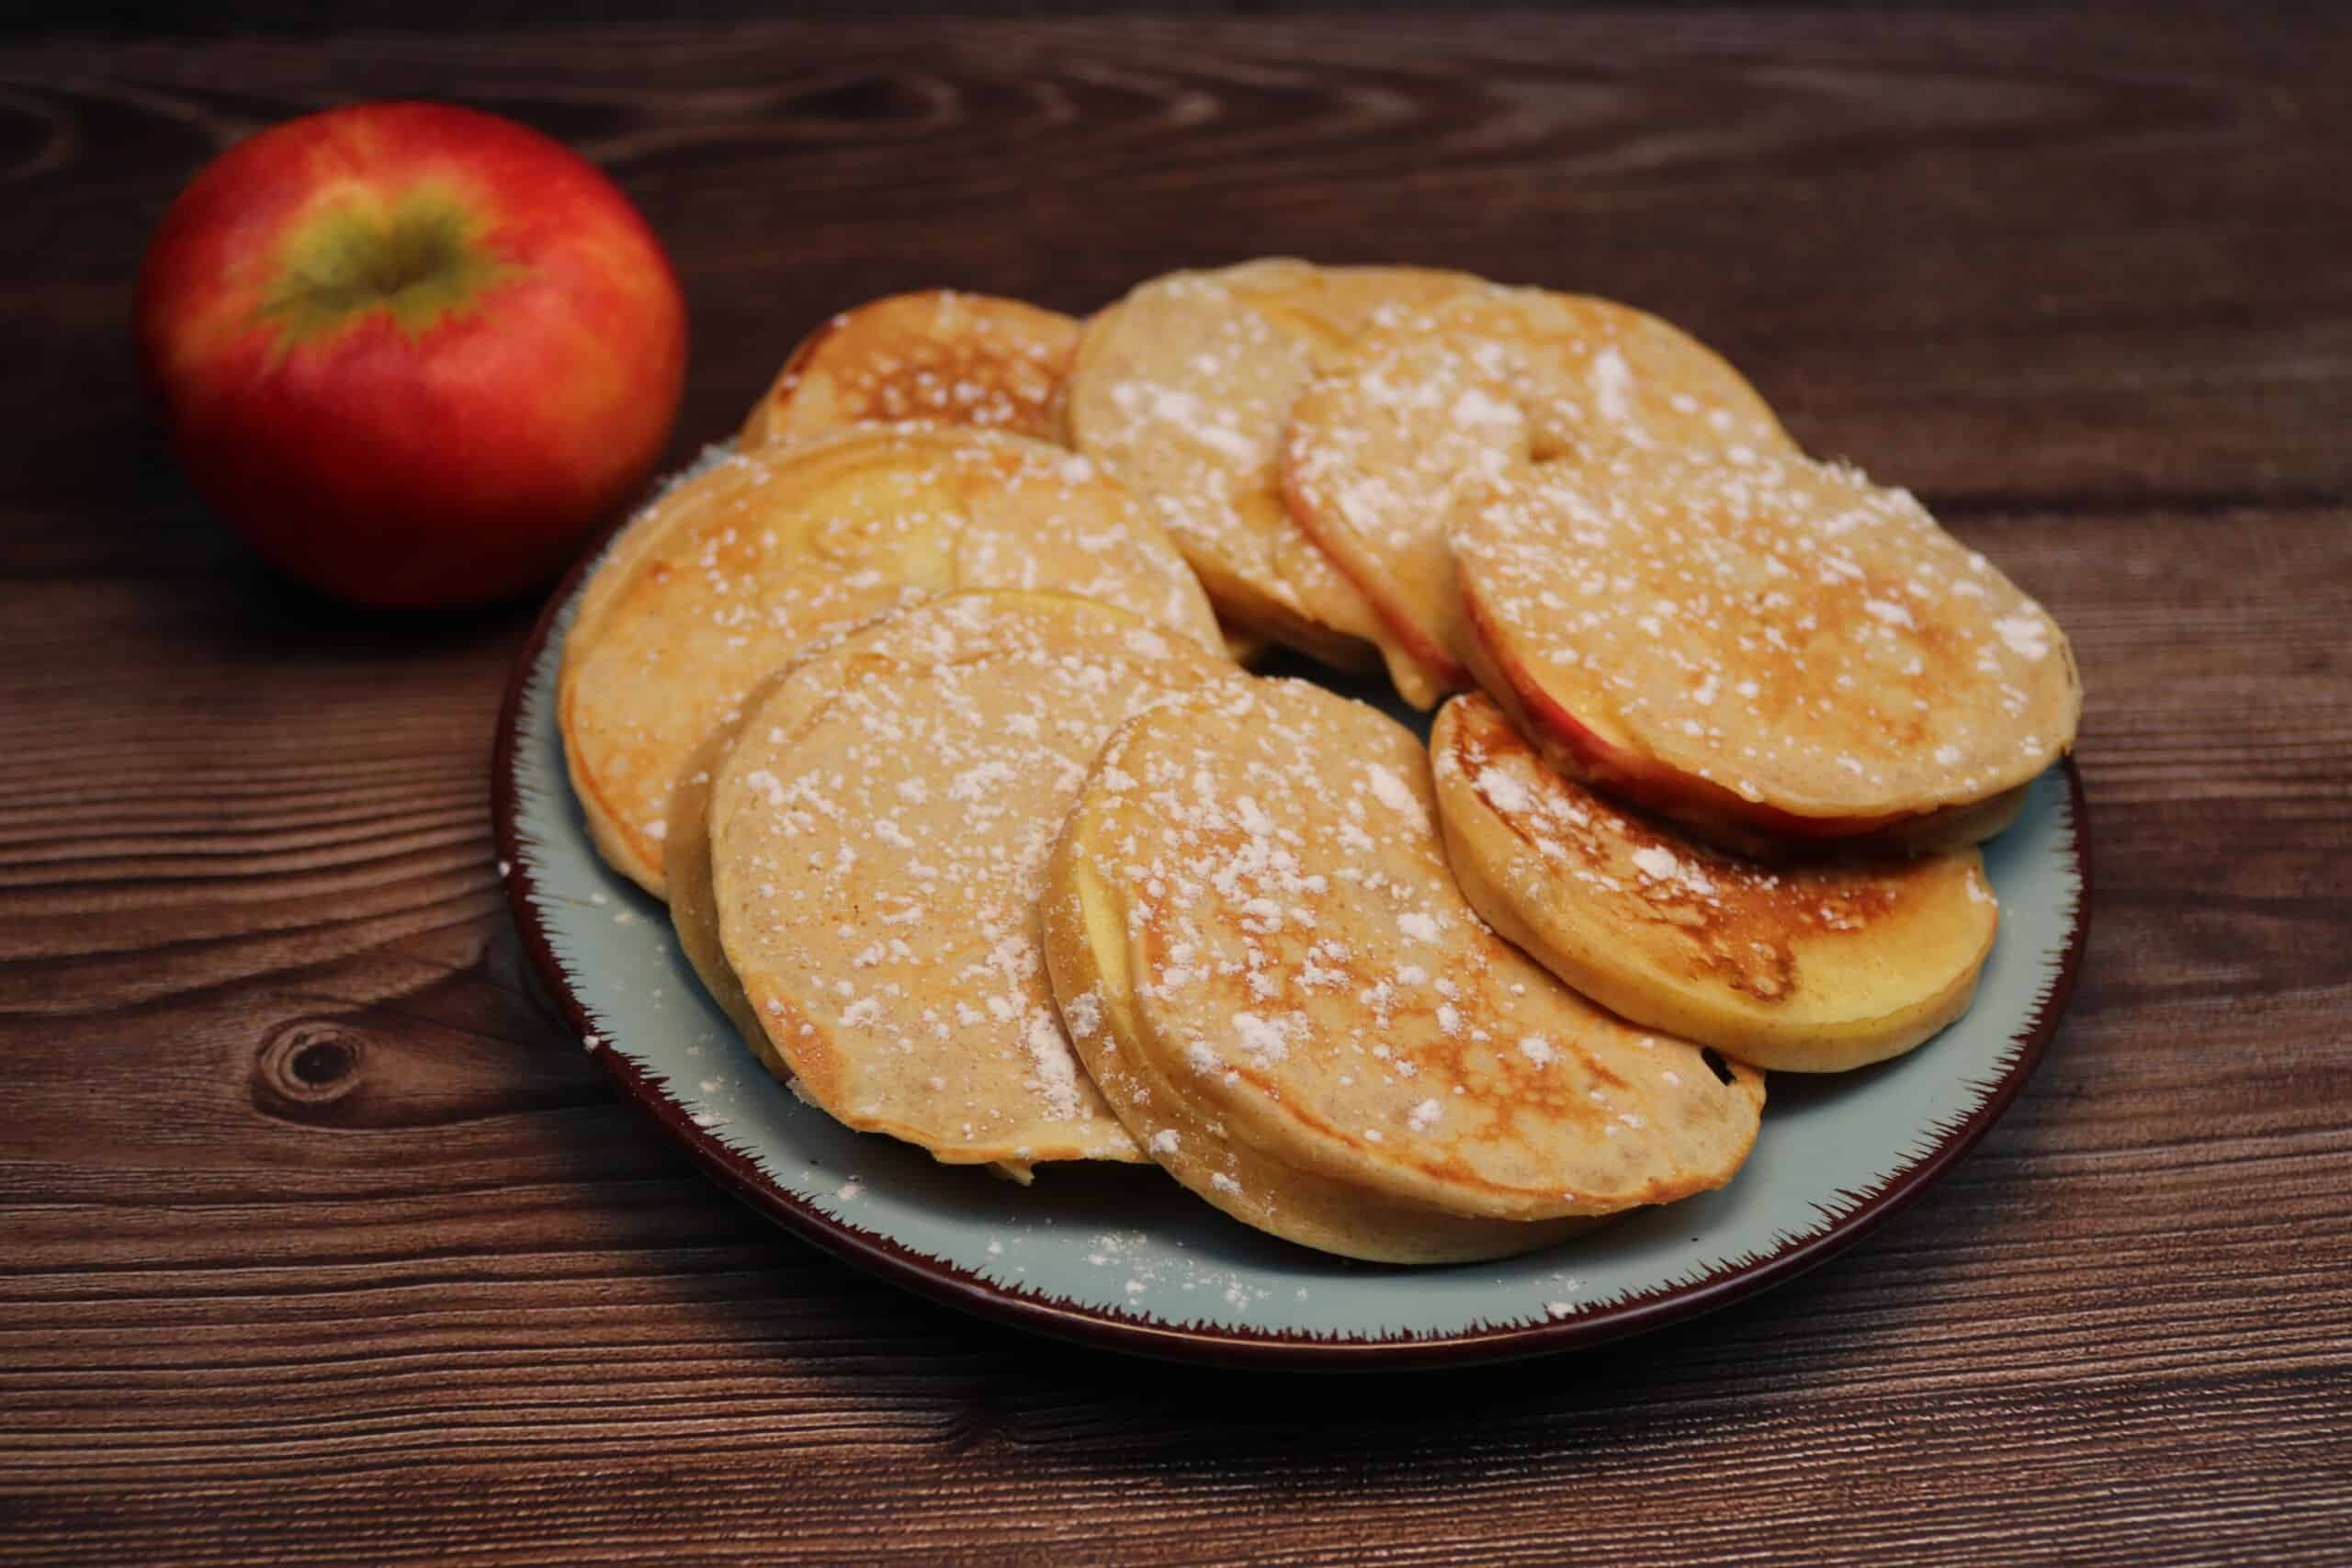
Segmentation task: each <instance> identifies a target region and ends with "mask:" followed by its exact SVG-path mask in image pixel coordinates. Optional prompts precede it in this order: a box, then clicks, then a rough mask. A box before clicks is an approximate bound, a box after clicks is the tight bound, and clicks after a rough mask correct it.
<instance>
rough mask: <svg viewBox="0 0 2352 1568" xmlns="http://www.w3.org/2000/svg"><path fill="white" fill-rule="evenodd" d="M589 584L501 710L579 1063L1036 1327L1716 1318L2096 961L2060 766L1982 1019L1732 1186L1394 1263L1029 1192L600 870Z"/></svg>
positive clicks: (876, 1242)
mask: <svg viewBox="0 0 2352 1568" xmlns="http://www.w3.org/2000/svg"><path fill="white" fill-rule="evenodd" d="M585 568H586V563H585V562H583V563H582V567H580V568H576V569H575V570H573V572H572V575H571V577H570V578H569V579H567V580H566V581H565V582H564V584H563V586H562V587H561V588H560V590H558V592H557V593H556V595H555V597H554V599H553V600H552V601H551V602H550V603H549V604H548V610H547V612H546V614H545V615H542V616H541V617H540V620H539V625H538V626H537V630H536V631H535V632H534V633H533V635H532V637H531V639H530V642H529V644H528V645H527V646H526V648H525V649H524V651H523V654H522V657H521V659H520V660H518V662H517V664H516V668H515V676H514V679H513V681H512V682H511V683H510V685H509V687H508V690H507V694H506V704H505V708H504V711H503V713H502V715H501V716H500V719H499V736H498V750H497V757H496V762H495V778H494V781H493V797H494V798H493V810H494V813H495V817H496V824H497V831H498V843H499V853H500V855H501V856H502V857H503V860H502V863H501V867H500V869H501V871H502V873H503V875H504V878H505V884H506V888H507V896H508V899H509V901H510V903H511V904H512V905H513V907H514V911H515V923H516V925H517V927H518V928H519V930H520V931H521V934H522V938H523V943H524V946H525V948H526V950H527V951H528V952H529V953H530V954H531V957H532V960H533V962H534V963H535V964H536V965H537V970H538V973H539V975H540V976H541V978H542V979H543V980H544V981H545V983H546V984H547V986H548V989H549V990H550V991H551V992H552V993H553V995H554V996H555V998H557V1000H558V1003H559V1005H560V1007H561V1009H562V1010H563V1012H564V1015H565V1016H566V1018H568V1019H569V1021H570V1022H571V1027H572V1029H573V1030H574V1031H575V1032H576V1033H577V1034H578V1036H579V1037H580V1040H581V1043H582V1045H583V1046H585V1047H586V1048H587V1049H588V1050H590V1051H593V1052H594V1053H595V1054H596V1055H598V1056H599V1057H600V1058H602V1059H603V1060H604V1062H605V1065H606V1066H609V1067H610V1068H611V1069H612V1071H613V1073H614V1076H615V1077H616V1078H617V1079H618V1081H619V1082H620V1083H621V1085H622V1086H623V1087H624V1088H625V1089H628V1092H629V1093H630V1094H631V1095H633V1096H634V1097H635V1098H636V1099H638V1100H639V1101H641V1102H642V1103H643V1104H644V1105H645V1106H646V1108H647V1109H648V1110H649V1111H651V1112H652V1113H653V1116H654V1118H655V1120H656V1121H657V1122H659V1123H660V1124H661V1125H662V1127H664V1128H666V1129H667V1130H668V1131H669V1132H670V1134H672V1135H673V1136H674V1137H676V1138H677V1139H678V1140H679V1141H680V1142H682V1143H683V1144H684V1145H685V1147H686V1149H687V1150H688V1151H689V1152H690V1153H691V1154H693V1155H694V1156H695V1158H696V1159H698V1160H699V1161H701V1163H702V1164H703V1165H704V1166H705V1167H706V1168H707V1169H709V1170H710V1171H711V1172H712V1174H714V1175H715V1176H717V1177H718V1179H720V1180H721V1181H723V1182H725V1183H726V1184H727V1185H729V1187H731V1188H733V1189H734V1190H736V1191H737V1192H739V1193H741V1195H742V1196H743V1197H744V1198H746V1199H747V1200H749V1201H751V1202H752V1204H753V1205H754V1206H756V1207H758V1208H759V1209H761V1210H762V1211H763V1212H764V1213H768V1214H770V1215H772V1216H774V1217H775V1219H776V1220H777V1221H778V1222H780V1223H781V1224H784V1225H785V1226H786V1228H787V1229H789V1230H792V1231H794V1232H796V1233H797V1234H798V1235H801V1236H803V1237H806V1238H807V1239H809V1240H810V1241H813V1242H815V1243H817V1244H818V1245H819V1246H820V1247H826V1248H827V1249H829V1250H831V1251H832V1252H834V1253H836V1254H838V1255H840V1256H841V1257H842V1258H847V1259H849V1260H850V1261H852V1262H854V1263H858V1264H861V1265H863V1266H865V1267H866V1268H869V1269H873V1270H875V1271H876V1272H878V1273H880V1274H882V1275H884V1276H886V1277H888V1278H889V1279H892V1280H897V1281H899V1282H900V1283H902V1284H905V1285H907V1286H909V1287H910V1288H912V1289H914V1290H917V1291H920V1292H923V1293H925V1294H927V1295H930V1296H933V1297H934V1298H936V1299H938V1300H941V1301H944V1302H947V1303H951V1304H953V1305H956V1306H959V1307H964V1308H967V1309H969V1310H971V1311H974V1312H978V1313H980V1314H985V1315H988V1316H990V1317H996V1318H1001V1319H1003V1320H1005V1321H1007V1322H1011V1323H1015V1324H1019V1325H1023V1326H1025V1327H1030V1328H1035V1329H1042V1330H1045V1331H1046V1332H1049V1333H1056V1334H1061V1335H1065V1336H1069V1337H1075V1338H1080V1339H1086V1340H1091V1341H1095V1342H1099V1343H1103V1344H1107V1345H1112V1346H1115V1347H1119V1348H1125V1349H1132V1350H1140V1351H1145V1352H1148V1353H1154V1354H1160V1355H1167V1356H1180V1357H1196V1358H1201V1359H1212V1360H1219V1361H1227V1362H1241V1361H1267V1362H1281V1363H1291V1364H1306V1365H1321V1366H1373V1365H1379V1366H1391V1365H1397V1364H1415V1363H1429V1362H1435V1361H1448V1362H1454V1361H1464V1360H1477V1359H1495V1358H1498V1357H1505V1356H1516V1355H1524V1354H1531V1353H1534V1352H1537V1351H1544V1350H1555V1349H1564V1348H1569V1347H1571V1346H1580V1345H1589V1344H1593V1343H1596V1342H1598V1341H1600V1340H1603V1339H1607V1338H1612V1337H1617V1336H1620V1335H1623V1334H1627V1333H1631V1332H1634V1330H1637V1329H1642V1328H1648V1327H1653V1326H1656V1325H1659V1324H1663V1323H1666V1322H1669V1321H1671V1320H1673V1319H1675V1318H1679V1317H1683V1316H1687V1315H1689V1314H1692V1313H1695V1312H1699V1311H1702V1310H1705V1309H1707V1308H1710V1307H1715V1306H1721V1305H1723V1304H1724V1303H1728V1302H1731V1301H1733V1300H1736V1298H1738V1297H1740V1296H1742V1295H1745V1294H1747V1293H1748V1292H1753V1291H1757V1290H1760V1289H1762V1288H1764V1287H1765V1286H1767V1285H1770V1284H1773V1283H1775V1282H1777V1281H1779V1280H1785V1279H1788V1278H1790V1277H1791V1276H1792V1275H1794V1274H1796V1273H1797V1272H1799V1271H1800V1270H1802V1269H1805V1268H1807V1267H1809V1266H1811V1265H1812V1264H1815V1263H1817V1262H1820V1261H1821V1260H1822V1259H1823V1258H1827V1257H1829V1256H1830V1255H1831V1254H1833V1253H1835V1252H1836V1251H1838V1249H1840V1248H1841V1247H1847V1246H1849V1245H1851V1244H1852V1243H1853V1242H1855V1241H1856V1240H1858V1239H1860V1237H1861V1236H1862V1235H1864V1234H1865V1233H1866V1232H1868V1231H1869V1230H1870V1228H1871V1226H1872V1225H1873V1224H1876V1223H1878V1222H1879V1221H1881V1220H1883V1219H1885V1218H1886V1217H1887V1216H1888V1215H1889V1214H1891V1213H1894V1211H1895V1210H1897V1209H1899V1208H1900V1207H1901V1206H1902V1205H1903V1204H1904V1203H1905V1201H1908V1200H1909V1199H1911V1198H1913V1197H1915V1196H1917V1194H1918V1192H1919V1191H1920V1190H1923V1189H1924V1188H1925V1187H1926V1186H1927V1185H1928V1183H1929V1182H1930V1181H1932V1180H1934V1179H1936V1178H1937V1177H1938V1176H1939V1175H1940V1174H1942V1172H1943V1171H1944V1170H1945V1169H1946V1168H1948V1167H1950V1166H1951V1163H1952V1162H1953V1161H1954V1160H1956V1159H1958V1158H1959V1157H1960V1156H1961V1155H1962V1154H1963V1153H1965V1152H1966V1151H1967V1149H1968V1148H1969V1147H1970V1146H1971V1145H1973V1144H1974V1143H1975V1141H1976V1140H1977V1139H1978V1138H1979V1137H1981V1136H1982V1135H1983V1134H1984V1133H1985V1129H1986V1128H1988V1127H1989V1126H1991V1125H1992V1123H1993V1122H1994V1121H1995V1120H1996V1118H1997V1117H1998V1116H1999V1115H2000V1113H2001V1112H2002V1111H2003V1110H2005V1109H2006V1108H2007V1105H2008V1103H2009V1101H2010V1100H2011V1099H2013V1098H2014V1097H2015V1096H2016V1094H2017V1092H2018V1089H2020V1088H2021V1087H2022V1086H2023V1084H2024V1082H2025V1079H2026V1077H2027V1075H2028V1074H2030V1072H2031V1071H2032V1068H2033V1065H2034V1063H2035V1061H2036V1060H2037V1059H2038V1058H2039V1057H2040V1055H2041V1048H2042V1045H2043V1043H2045V1042H2046V1041H2047V1040H2048V1039H2049V1037H2050V1035H2051V1033H2052V1031H2053V1030H2054V1029H2055V1028H2056V1025H2057V1020H2058V1014H2059V1012H2060V1010H2062V1009H2063V1008H2064V1005H2065V1001H2066V997H2067V994H2068V992H2069V991H2070V990H2071V988H2072V986H2073V981H2074V974H2075V964H2076V962H2077V961H2078V959H2079V958H2080V956H2081V953H2082V949H2083V942H2084V937H2085V934H2086V924H2087V914H2086V895H2087V881H2088V869H2089V857H2088V849H2087V839H2086V833H2085V824H2084V820H2083V800H2082V789H2081V781H2080V778H2079V776H2078V775H2077V774H2076V773H2075V772H2074V769H2073V766H2072V764H2071V763H2068V764H2066V765H2065V766H2064V767H2063V768H2061V769H2053V770H2052V772H2051V773H2048V774H2045V775H2044V776H2043V777H2042V778H2041V779H2040V780H2038V781H2037V782H2036V783H2035V784H2034V785H2033V788H2032V792H2031V796H2030V799H2029V801H2028V802H2027V805H2026V807H2025V811H2024V814H2023V815H2022V816H2021V817H2020V818H2018V823H2017V825H2016V826H2015V827H2014V828H2012V829H2009V831H2007V833H2005V834H2003V835H2002V836H2001V837H2000V839H1999V840H1996V841H1995V842H1994V843H1993V844H1991V845H1990V846H1988V847H1987V849H1986V851H1985V869H1986V871H1987V872H1988V873H1989V874H1991V877H1992V880H1993V886H1994V887H1995V889H1996V891H1997V892H1998V894H1999V896H2000V900H2001V929H2000V936H1999V939H1998V941H1997V942H1996V944H1995V946H1994V949H1993V955H1992V958H1991V961H1990V962H1989V963H1988V964H1986V966H1985V975H1984V979H1983V981H1982V983H1981V985H1980V986H1979V987H1978V991H1977V996H1976V1003H1975V1006H1974V1008H1973V1010H1971V1011H1970V1012H1969V1014H1968V1016H1967V1017H1966V1018H1965V1019H1963V1020H1962V1021H1960V1022H1959V1023H1957V1024H1955V1025H1953V1026H1952V1027H1951V1029H1949V1030H1947V1031H1945V1032H1944V1033H1943V1034H1941V1035H1940V1036H1939V1037H1938V1038H1937V1039H1936V1040H1934V1041H1932V1042H1930V1043H1928V1044H1927V1045H1925V1046H1923V1047H1921V1048H1920V1049H1918V1050H1917V1051H1915V1052H1912V1053H1911V1054H1909V1055H1905V1056H1902V1057H1899V1058H1897V1059H1896V1060H1894V1061H1893V1062H1889V1063H1886V1064H1883V1065H1882V1066H1876V1067H1871V1068H1867V1069H1865V1070H1863V1071H1860V1072H1856V1073H1849V1074H1845V1075H1841V1076H1839V1077H1835V1078H1829V1079H1822V1080H1809V1079H1805V1078H1801V1077H1793V1076H1790V1075H1785V1074H1783V1075H1778V1076H1775V1077H1773V1079H1772V1080H1771V1088H1770V1100H1769V1101H1768V1103H1767V1105H1766V1108H1765V1112H1764V1129H1763V1134H1762V1136H1761V1137H1760V1138H1759V1139H1758V1143H1757V1146H1756V1152H1755V1154H1754V1155H1753V1156H1750V1157H1749V1159H1748V1162H1747V1165H1746V1167H1744V1168H1742V1169H1741V1171H1740V1173H1739V1175H1738V1178H1737V1179H1736V1180H1734V1181H1733V1183H1732V1184H1731V1185H1730V1186H1729V1187H1728V1188H1726V1189H1724V1190H1722V1191H1719V1192H1713V1193H1709V1194H1706V1195H1704V1196H1702V1197H1698V1198H1692V1199H1688V1200H1686V1201H1682V1202H1679V1203H1675V1204H1671V1205H1669V1206H1667V1207H1665V1208H1661V1209H1654V1210H1650V1211H1646V1212H1644V1213H1637V1214H1634V1215H1633V1216H1631V1217H1629V1218H1627V1219H1624V1220H1622V1221H1619V1222H1617V1223H1615V1224H1611V1225H1609V1226H1606V1227H1604V1228H1603V1229H1601V1230H1600V1231H1598V1232H1596V1233H1594V1234H1592V1235H1588V1236H1585V1237H1582V1238H1580V1239H1578V1240H1577V1241H1575V1242H1572V1243H1569V1244H1566V1245H1564V1246H1562V1247H1556V1248H1554V1249H1553V1250H1550V1251H1547V1252H1540V1253H1536V1254H1534V1255H1532V1256H1530V1257H1526V1258H1515V1259H1511V1260H1510V1261H1507V1262H1501V1263H1481V1264H1472V1265H1464V1266H1460V1267H1454V1268H1442V1269H1400V1268H1390V1267H1384V1266H1380V1265H1375V1264H1363V1263H1354V1262H1350V1261H1348V1260H1345V1259H1342V1258H1329V1257H1325V1256H1323V1255H1321V1254H1318V1253H1314V1252H1309V1251H1307V1250H1306V1249H1304V1248H1301V1247H1292V1246H1290V1245H1288V1244H1287V1243H1284V1242H1280V1241H1276V1240H1274V1239H1273V1238H1272V1237H1269V1236H1265V1235H1259V1234H1258V1233H1257V1232H1254V1231H1251V1230H1249V1229H1247V1228H1245V1227H1243V1226H1241V1225H1239V1224H1236V1223H1234V1222H1233V1221H1231V1220H1228V1219H1227V1218H1226V1217H1225V1216H1224V1215H1222V1214H1220V1213H1217V1212H1216V1210H1214V1209H1212V1208H1210V1207H1209V1206H1208V1205H1207V1204H1205V1203H1203V1202H1200V1201H1198V1200H1196V1199H1194V1198H1193V1197H1192V1196H1191V1195H1190V1194H1188V1193H1186V1192H1185V1191H1184V1190H1182V1189H1181V1188H1179V1187H1177V1186H1176V1184H1175V1183H1173V1182H1171V1181H1169V1180H1167V1179H1165V1178H1164V1177H1161V1176H1160V1175H1159V1172H1157V1171H1155V1170H1152V1169H1149V1168H1133V1167H1126V1168H1118V1167H1101V1166H1083V1167H1080V1166H1067V1167H1046V1168H1042V1169H1040V1171H1039V1172H1038V1175H1037V1181H1036V1184H1035V1186H1034V1187H1031V1188H1027V1189H1023V1188H1019V1187H1015V1186H1013V1185H1012V1183H1010V1182H1007V1181H1003V1180H1000V1179H996V1178H994V1177H991V1176H989V1174H987V1173H986V1172H984V1171H981V1170H978V1169H975V1168H970V1167H964V1168H950V1167H945V1166H940V1165H936V1164H934V1163H933V1162H932V1161H931V1160H930V1159H929V1158H928V1157H927V1156H924V1155H922V1153H921V1152H920V1151H918V1150H916V1149H913V1148H911V1147H910V1146H907V1145H901V1144H898V1143H895V1142H893V1141H891V1140H889V1139H888V1138H883V1137H878V1136H874V1135H870V1134H858V1133H853V1132H850V1131H849V1130H847V1129H846V1128H844V1127H842V1126H841V1125H840V1124H839V1123H837V1122H833V1121H832V1120H831V1118H829V1117H827V1116H825V1115H824V1114H823V1113H822V1112H820V1111H816V1110H814V1109H812V1108H810V1107H809V1106H808V1105H805V1104H803V1103H801V1102H800V1101H799V1100H796V1099H795V1098H793V1096H792V1095H791V1094H790V1093H788V1092H786V1089H784V1088H783V1087H782V1086H781V1085H780V1084H778V1083H777V1082H776V1080H775V1079H774V1078H773V1077H769V1075H768V1074H767V1072H766V1071H765V1070H764V1069H763V1068H762V1067H761V1066H760V1065H759V1063H758V1061H757V1060H756V1059H755V1058H753V1056H752V1054H751V1052H750V1051H749V1050H748V1049H747V1048H746V1047H745V1046H744V1045H743V1044H742V1043H741V1041H739V1040H738V1039H737V1038H736V1036H735V1033H734V1031H733V1030H732V1028H731V1027H730V1026H729V1023H728V1021H727V1020H726V1018H725V1016H724V1015H722V1014H721V1013H720V1012H719V1010H718V1008H717V1007H716V1006H715V1005H714V1004H712V1003H711V1002H710V1001H709V999H708V998H706V997H705V996H704V994H703V991H702V988H701V986H700V985H699V983H698V982H697V981H696V980H695V976H694V972H693V971H692V970H691V969H690V968H689V967H688V966H687V964H686V961H685V959H684V956H683V955H682V954H681V953H679V951H678V944H677V941H676V939H675V937H674V936H673V934H672V933H671V931H670V926H669V921H668V919H667V918H666V915H665V913H664V911H663V909H662V906H661V905H660V904H659V903H657V902H656V901H654V900H653V899H650V898H649V897H646V896H645V895H644V894H642V893H640V892H639V891H638V889H637V888H636V887H635V886H634V885H632V884H631V883H630V882H629V881H628V879H627V878H625V877H623V876H621V875H620V874H617V873H616V872H614V871H611V870H610V869H608V868H607V867H606V866H605V863H603V862H602V861H601V860H599V859H598V858H597V856H596V852H595V851H594V848H593V847H592V846H591V844H590V842H589V838H588V832H587V828H586V826H585V824H584V822H583V821H582V818H581V815H580V810H579V807H578V806H577V805H576V804H575V803H574V801H573V799H572V795H571V789H570V787H569V785H568V784H567V783H566V781H565V776H564V765H563V749H562V743H561V741H560V739H559V738H558V735H557V732H556V727H555V703H554V693H555V676H556V666H557V659H558V655H559V652H560V649H561V646H562V633H563V630H564V628H565V627H566V626H569V625H570V623H571V615H572V609H573V604H574V601H575V599H576V597H577V594H578V592H579V588H580V585H581V583H582V581H584V580H585V575H586V571H585ZM1295 672H1302V673H1304V672H1306V671H1305V670H1304V669H1303V668H1302V669H1301V670H1300V671H1295ZM1347 689H1348V690H1350V691H1351V694H1357V695H1363V696H1366V697H1372V696H1374V694H1373V693H1372V692H1371V691H1370V690H1368V689H1363V688H1356V687H1352V686H1351V687H1349V688H1347ZM1383 705H1385V706H1387V707H1388V708H1389V711H1391V712H1395V713H1397V714H1398V716H1400V717H1405V718H1408V720H1415V721H1418V727H1419V728H1421V729H1423V730H1424V732H1425V731H1426V728H1427V723H1426V719H1425V718H1423V717H1422V716H1415V715H1411V714H1409V713H1407V712H1405V711H1404V710H1401V709H1399V708H1397V707H1396V706H1395V705H1394V704H1393V702H1385V703H1384V704H1383Z"/></svg>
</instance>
